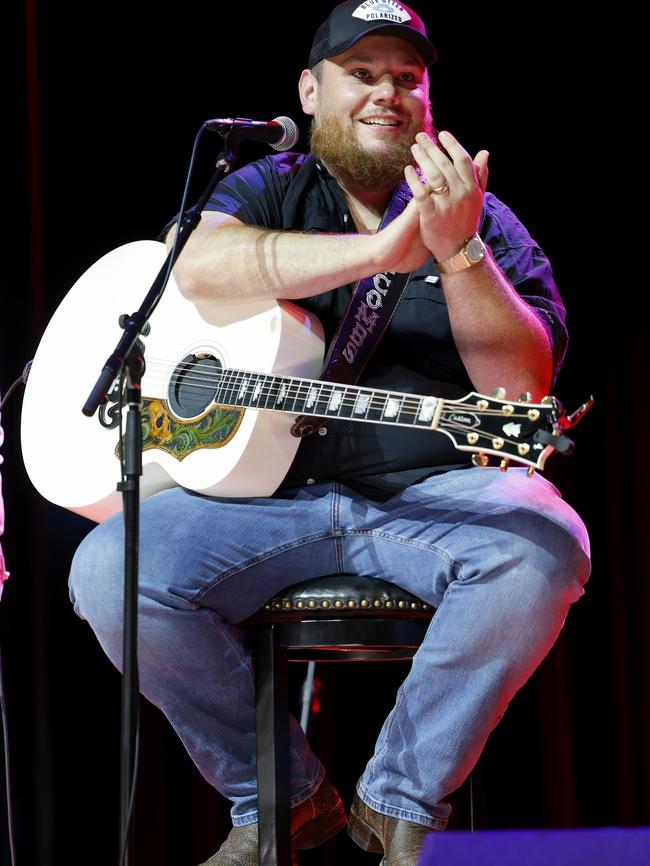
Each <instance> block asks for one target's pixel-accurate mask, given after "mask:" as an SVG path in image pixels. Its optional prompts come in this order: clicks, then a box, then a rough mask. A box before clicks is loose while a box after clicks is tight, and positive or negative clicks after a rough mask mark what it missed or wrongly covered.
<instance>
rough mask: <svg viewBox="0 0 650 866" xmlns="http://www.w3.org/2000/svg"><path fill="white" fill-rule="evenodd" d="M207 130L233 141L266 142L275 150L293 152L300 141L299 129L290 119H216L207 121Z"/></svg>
mask: <svg viewBox="0 0 650 866" xmlns="http://www.w3.org/2000/svg"><path fill="white" fill-rule="evenodd" d="M205 128H206V129H209V130H210V132H218V133H219V135H223V136H224V138H229V139H230V140H231V141H233V140H234V141H245V140H246V139H253V141H264V142H266V144H270V145H271V147H272V148H273V149H274V150H291V148H292V147H293V146H294V144H295V143H296V142H297V141H298V127H297V126H296V124H295V123H294V122H293V120H291V118H290V117H276V118H275V119H274V120H251V119H250V118H248V117H215V118H214V119H213V120H206V122H205Z"/></svg>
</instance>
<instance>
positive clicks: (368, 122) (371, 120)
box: [360, 117, 404, 128]
mask: <svg viewBox="0 0 650 866" xmlns="http://www.w3.org/2000/svg"><path fill="white" fill-rule="evenodd" d="M360 122H361V123H363V124H364V126H383V127H392V128H395V127H398V126H402V125H403V123H404V121H403V120H400V118H398V117H362V118H361V120H360Z"/></svg>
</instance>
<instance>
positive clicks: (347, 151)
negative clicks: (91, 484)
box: [301, 36, 432, 187]
mask: <svg viewBox="0 0 650 866" xmlns="http://www.w3.org/2000/svg"><path fill="white" fill-rule="evenodd" d="M428 85H429V80H428V74H427V69H426V66H425V65H424V62H423V60H422V58H421V57H420V55H419V53H418V52H417V51H416V49H415V48H414V47H413V46H411V45H410V44H409V43H408V42H406V41H405V40H403V39H399V38H396V37H393V36H365V37H364V38H363V39H360V40H359V42H357V43H356V44H355V45H353V46H352V47H351V48H349V49H348V50H347V51H345V52H344V53H343V54H339V55H337V56H336V57H333V58H331V59H328V60H325V61H324V62H323V63H322V65H321V72H320V75H319V77H318V79H315V78H314V76H313V75H311V73H309V72H308V71H306V72H304V73H303V77H302V78H301V97H302V102H303V109H304V110H305V111H306V113H307V114H313V116H314V121H313V126H312V150H313V151H314V152H315V153H316V155H317V156H319V157H320V158H321V159H322V160H323V162H325V164H326V165H327V166H328V168H330V170H332V171H334V173H335V174H338V175H343V177H344V179H345V177H347V178H349V179H352V180H355V181H356V182H358V183H361V184H362V185H363V186H369V187H392V186H395V184H396V183H397V182H399V181H400V180H401V179H402V173H403V169H404V166H405V165H406V164H408V163H412V161H413V160H412V156H411V151H410V147H411V145H412V144H413V142H414V140H415V135H416V133H418V132H420V131H421V130H424V131H426V132H431V131H432V120H431V110H430V105H429V93H428Z"/></svg>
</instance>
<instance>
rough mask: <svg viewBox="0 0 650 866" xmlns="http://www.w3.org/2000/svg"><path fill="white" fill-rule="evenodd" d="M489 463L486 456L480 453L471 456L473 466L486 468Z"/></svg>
mask: <svg viewBox="0 0 650 866" xmlns="http://www.w3.org/2000/svg"><path fill="white" fill-rule="evenodd" d="M489 462H490V458H489V457H488V456H487V454H483V453H482V452H481V453H479V454H472V463H473V464H474V466H487V465H488V463H489Z"/></svg>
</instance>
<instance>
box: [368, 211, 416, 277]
mask: <svg viewBox="0 0 650 866" xmlns="http://www.w3.org/2000/svg"><path fill="white" fill-rule="evenodd" d="M368 240H369V242H370V243H371V244H372V245H373V258H374V260H375V264H376V269H377V272H379V271H395V272H397V273H400V274H408V273H409V272H410V271H415V270H417V268H419V267H421V266H422V265H423V264H424V263H425V262H426V261H427V259H429V258H431V250H430V249H429V248H428V247H427V246H426V244H425V243H424V241H423V239H422V236H421V232H420V209H419V207H418V204H417V202H416V201H415V199H411V201H410V202H409V203H408V205H407V206H406V207H405V208H404V210H403V211H402V213H401V214H400V215H399V216H398V217H396V218H395V219H394V220H393V221H392V222H391V223H389V224H388V225H387V226H386V228H383V229H382V230H381V231H378V232H377V233H376V234H374V235H371V236H370V237H369V238H368Z"/></svg>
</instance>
